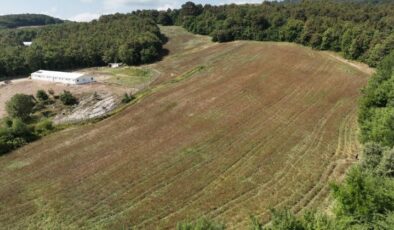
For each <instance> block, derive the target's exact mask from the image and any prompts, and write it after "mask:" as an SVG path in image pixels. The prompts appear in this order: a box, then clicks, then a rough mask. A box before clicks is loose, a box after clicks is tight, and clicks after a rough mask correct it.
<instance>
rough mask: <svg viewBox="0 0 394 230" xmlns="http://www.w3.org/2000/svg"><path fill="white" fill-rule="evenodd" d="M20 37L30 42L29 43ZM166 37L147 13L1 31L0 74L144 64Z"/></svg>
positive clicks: (158, 49) (157, 54)
mask: <svg viewBox="0 0 394 230" xmlns="http://www.w3.org/2000/svg"><path fill="white" fill-rule="evenodd" d="M23 41H33V45H32V46H30V47H25V46H23V43H22V42H23ZM164 41H165V38H164V37H163V36H162V34H161V33H160V30H159V27H158V26H157V25H156V24H155V22H154V21H152V20H151V19H149V18H140V17H137V16H134V15H124V14H115V15H109V16H102V17H101V18H100V19H99V20H95V21H93V22H90V23H64V24H59V25H50V26H46V27H42V28H29V29H18V30H9V29H7V30H0V78H1V76H3V77H5V76H17V75H26V74H30V73H31V72H32V71H35V70H38V69H50V70H64V69H74V68H82V67H91V66H103V65H106V64H107V63H110V62H116V61H117V62H124V63H126V64H129V65H138V64H142V63H149V62H152V61H153V60H155V59H157V58H158V57H159V56H160V55H161V52H162V45H163V42H164Z"/></svg>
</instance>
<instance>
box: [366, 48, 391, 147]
mask: <svg viewBox="0 0 394 230" xmlns="http://www.w3.org/2000/svg"><path fill="white" fill-rule="evenodd" d="M359 123H360V128H361V140H362V141H363V142H370V141H373V142H377V143H380V144H382V145H384V146H389V147H392V146H394V52H392V53H391V54H390V55H388V56H387V57H386V58H385V59H384V60H383V61H382V62H381V63H380V65H379V67H378V68H377V72H376V74H375V75H374V76H373V77H372V78H371V79H370V80H369V82H368V85H367V86H366V87H365V88H364V89H363V97H362V100H361V102H360V112H359Z"/></svg>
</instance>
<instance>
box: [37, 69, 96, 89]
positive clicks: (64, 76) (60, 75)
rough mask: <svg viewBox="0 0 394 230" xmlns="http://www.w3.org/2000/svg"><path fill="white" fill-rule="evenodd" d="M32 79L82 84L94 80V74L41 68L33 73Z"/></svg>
mask: <svg viewBox="0 0 394 230" xmlns="http://www.w3.org/2000/svg"><path fill="white" fill-rule="evenodd" d="M31 79H33V80H40V81H50V82H59V83H63V84H71V85H81V84H87V83H91V82H94V81H95V80H94V78H93V77H92V76H87V75H85V74H83V73H67V72H56V71H47V70H39V71H37V72H34V73H32V74H31Z"/></svg>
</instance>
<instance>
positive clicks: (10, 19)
mask: <svg viewBox="0 0 394 230" xmlns="http://www.w3.org/2000/svg"><path fill="white" fill-rule="evenodd" d="M59 23H63V20H61V19H58V18H53V17H50V16H47V15H42V14H14V15H4V16H0V29H2V28H17V27H22V26H43V25H49V24H59Z"/></svg>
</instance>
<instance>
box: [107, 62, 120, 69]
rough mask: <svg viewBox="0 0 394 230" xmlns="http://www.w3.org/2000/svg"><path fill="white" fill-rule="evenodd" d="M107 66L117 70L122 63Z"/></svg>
mask: <svg viewBox="0 0 394 230" xmlns="http://www.w3.org/2000/svg"><path fill="white" fill-rule="evenodd" d="M108 66H109V67H111V68H119V67H121V66H123V63H109V64H108Z"/></svg>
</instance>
